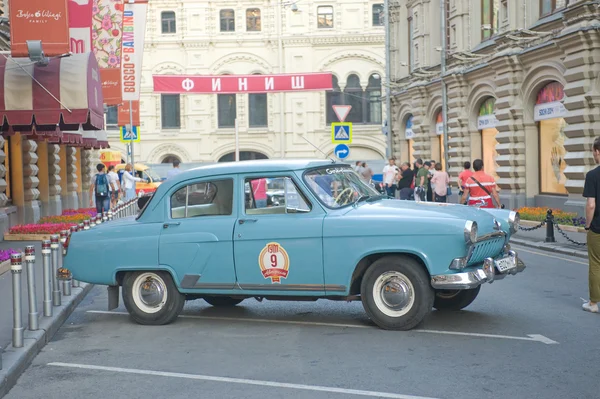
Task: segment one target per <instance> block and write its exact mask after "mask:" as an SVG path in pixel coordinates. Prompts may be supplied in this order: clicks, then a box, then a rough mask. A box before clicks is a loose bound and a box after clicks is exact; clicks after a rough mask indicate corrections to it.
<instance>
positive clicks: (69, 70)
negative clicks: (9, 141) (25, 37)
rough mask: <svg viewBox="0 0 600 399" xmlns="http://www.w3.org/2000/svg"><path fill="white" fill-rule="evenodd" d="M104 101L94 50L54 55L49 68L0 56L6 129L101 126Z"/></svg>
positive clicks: (0, 109)
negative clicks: (62, 55) (58, 56)
mask: <svg viewBox="0 0 600 399" xmlns="http://www.w3.org/2000/svg"><path fill="white" fill-rule="evenodd" d="M103 101H104V100H103V97H102V82H101V80H100V73H99V70H98V63H97V61H96V58H95V56H94V54H93V53H81V54H73V55H71V56H69V57H65V58H53V59H51V60H50V62H49V63H48V65H47V66H38V65H36V64H34V63H32V62H31V61H30V60H29V59H28V58H6V57H0V120H1V123H2V131H9V130H12V131H31V130H33V129H34V128H35V130H37V131H55V130H56V129H57V128H58V129H60V130H62V131H65V130H67V131H68V130H71V131H77V130H79V129H80V128H81V129H83V130H100V129H102V128H103V125H104V107H103Z"/></svg>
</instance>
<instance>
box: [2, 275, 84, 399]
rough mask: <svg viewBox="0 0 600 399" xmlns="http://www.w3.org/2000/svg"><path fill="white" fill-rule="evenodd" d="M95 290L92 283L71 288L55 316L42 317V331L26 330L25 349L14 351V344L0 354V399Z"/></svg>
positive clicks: (56, 310) (57, 307)
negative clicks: (69, 293) (0, 363)
mask: <svg viewBox="0 0 600 399" xmlns="http://www.w3.org/2000/svg"><path fill="white" fill-rule="evenodd" d="M92 288H94V285H93V284H85V283H81V287H80V288H72V289H71V290H72V291H71V296H70V297H66V296H63V297H62V302H63V304H62V305H61V306H56V307H53V315H52V317H40V329H39V330H37V331H29V330H25V339H24V340H23V342H24V344H23V347H22V348H13V346H12V345H9V346H7V347H6V349H5V350H4V352H3V353H2V354H0V355H1V356H2V366H3V367H2V370H0V398H2V397H3V396H4V395H6V394H7V393H8V392H9V391H10V389H11V388H12V387H13V386H14V385H15V384H16V382H17V380H18V379H19V377H20V376H21V374H22V373H23V372H24V371H25V370H26V369H27V367H29V365H30V364H31V361H32V360H33V359H34V358H35V357H36V356H37V355H38V353H40V351H41V350H42V348H44V346H46V344H47V343H48V342H50V341H51V340H52V338H53V337H54V334H56V332H57V331H58V330H59V329H60V328H61V327H62V325H63V324H64V322H65V321H66V320H67V318H68V317H69V316H70V315H71V313H73V311H74V310H75V308H76V307H77V306H78V305H79V304H80V303H81V301H83V299H84V298H85V296H86V295H87V294H88V293H89V292H90V291H91V290H92Z"/></svg>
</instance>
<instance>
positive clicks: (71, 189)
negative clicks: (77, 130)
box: [65, 146, 79, 209]
mask: <svg viewBox="0 0 600 399" xmlns="http://www.w3.org/2000/svg"><path fill="white" fill-rule="evenodd" d="M65 154H66V159H65V162H66V164H67V173H66V175H67V195H66V198H65V200H66V202H65V207H66V208H68V209H77V208H79V197H78V196H77V164H76V162H77V156H76V155H77V149H76V148H75V147H70V146H67V147H66V149H65Z"/></svg>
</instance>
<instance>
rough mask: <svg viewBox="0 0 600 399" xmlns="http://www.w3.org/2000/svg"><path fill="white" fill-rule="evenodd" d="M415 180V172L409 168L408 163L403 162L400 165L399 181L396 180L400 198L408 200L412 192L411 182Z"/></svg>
mask: <svg viewBox="0 0 600 399" xmlns="http://www.w3.org/2000/svg"><path fill="white" fill-rule="evenodd" d="M414 180H415V174H414V173H413V171H412V170H410V164H409V163H408V162H404V163H403V164H402V166H400V181H399V182H398V189H399V190H400V199H401V200H409V199H410V197H411V195H412V194H413V188H412V185H413V182H414Z"/></svg>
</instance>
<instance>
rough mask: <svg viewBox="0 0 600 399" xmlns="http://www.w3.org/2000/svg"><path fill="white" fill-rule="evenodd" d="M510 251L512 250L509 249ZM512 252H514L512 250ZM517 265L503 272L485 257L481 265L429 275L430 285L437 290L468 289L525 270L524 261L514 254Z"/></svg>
mask: <svg viewBox="0 0 600 399" xmlns="http://www.w3.org/2000/svg"><path fill="white" fill-rule="evenodd" d="M511 252H512V251H511ZM513 253H514V252H513ZM514 256H515V258H516V262H517V267H516V268H514V269H512V270H509V271H507V272H505V273H502V272H500V271H499V270H498V269H497V268H496V266H495V265H494V260H493V259H491V258H487V259H485V261H484V262H483V266H482V267H478V268H476V269H473V270H470V271H468V272H463V273H452V274H438V275H434V276H431V286H432V287H433V288H435V289H439V290H469V289H473V288H477V287H478V286H480V285H481V284H483V283H493V282H494V281H495V280H502V279H503V278H505V277H506V276H507V275H509V274H511V275H516V274H517V273H521V272H522V271H523V270H525V268H526V266H525V263H523V261H522V260H521V259H519V258H518V257H517V256H516V253H514Z"/></svg>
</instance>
